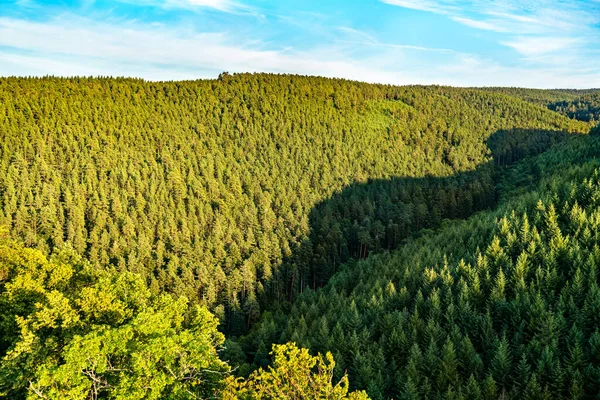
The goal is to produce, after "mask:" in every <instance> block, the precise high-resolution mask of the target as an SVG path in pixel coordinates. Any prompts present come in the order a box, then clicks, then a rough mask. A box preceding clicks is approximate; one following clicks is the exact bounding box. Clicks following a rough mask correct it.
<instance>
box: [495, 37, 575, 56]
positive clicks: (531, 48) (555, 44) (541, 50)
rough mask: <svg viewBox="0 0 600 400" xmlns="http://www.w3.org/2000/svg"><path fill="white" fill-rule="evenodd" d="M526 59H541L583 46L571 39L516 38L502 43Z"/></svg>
mask: <svg viewBox="0 0 600 400" xmlns="http://www.w3.org/2000/svg"><path fill="white" fill-rule="evenodd" d="M502 44H504V45H505V46H508V47H511V48H513V49H515V50H516V51H517V52H519V53H520V54H522V55H524V56H526V57H540V56H544V55H546V54H549V53H555V52H558V51H565V50H572V49H574V48H576V47H577V46H578V45H580V44H581V40H580V39H578V38H569V37H552V36H548V37H546V36H544V37H516V38H514V39H512V40H510V41H506V42H502Z"/></svg>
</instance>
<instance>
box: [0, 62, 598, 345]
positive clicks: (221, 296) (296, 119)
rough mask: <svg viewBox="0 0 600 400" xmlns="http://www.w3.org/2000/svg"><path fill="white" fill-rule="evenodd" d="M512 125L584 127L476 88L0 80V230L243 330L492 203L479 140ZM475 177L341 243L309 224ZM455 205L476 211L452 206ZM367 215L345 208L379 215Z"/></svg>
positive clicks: (251, 79) (245, 78)
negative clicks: (201, 308)
mask: <svg viewBox="0 0 600 400" xmlns="http://www.w3.org/2000/svg"><path fill="white" fill-rule="evenodd" d="M519 129H520V130H523V132H524V131H525V130H527V132H530V133H532V134H534V133H535V132H539V131H541V130H544V131H551V132H564V133H570V132H585V131H587V129H588V125H586V124H584V123H580V122H577V121H572V120H569V119H567V118H565V117H563V116H561V115H558V114H557V113H554V112H551V111H548V110H546V109H543V108H541V107H538V106H536V105H532V104H529V103H527V102H524V101H521V100H519V99H515V98H511V97H509V96H506V95H502V94H495V93H489V92H483V91H479V90H471V89H453V88H442V87H393V86H382V85H369V84H361V83H356V82H348V81H343V80H331V79H322V78H310V77H299V76H286V75H267V74H257V75H248V74H243V75H233V76H231V75H227V74H223V75H222V76H221V77H220V78H219V79H218V80H210V81H194V82H171V83H152V82H144V81H141V80H131V79H84V78H81V79H56V78H42V79H21V78H7V79H0V224H5V225H7V226H8V227H9V228H10V232H11V233H12V234H13V236H15V237H17V238H19V239H20V240H22V241H23V242H24V243H25V244H26V245H28V246H35V247H37V248H39V249H41V250H42V251H43V252H45V253H50V252H52V251H53V249H55V248H60V247H63V246H65V245H69V246H72V247H73V248H74V249H75V251H77V252H78V253H80V254H82V255H84V256H85V257H86V258H88V259H89V260H90V261H91V262H92V263H93V264H95V265H97V266H100V265H113V266H115V267H117V268H118V269H119V270H121V271H125V270H128V271H132V272H136V273H139V274H141V275H142V276H143V277H144V279H145V280H146V281H147V282H148V284H149V285H150V288H151V289H152V291H153V292H154V293H158V292H160V291H162V290H166V291H168V292H171V293H175V294H178V295H180V294H185V295H187V296H188V297H189V298H191V299H193V301H196V302H200V303H202V304H206V305H208V306H210V307H211V309H212V310H213V311H214V312H215V313H216V314H217V316H218V317H219V318H220V319H221V321H225V322H226V323H225V325H224V326H223V328H224V329H225V330H226V331H228V332H233V333H240V332H243V331H244V330H245V329H246V328H247V327H248V326H249V325H251V324H252V323H253V322H254V321H256V320H257V319H258V316H259V315H260V312H261V309H264V308H265V307H266V306H268V305H269V304H273V303H277V304H281V303H282V302H284V301H288V300H293V299H294V298H295V297H296V296H297V294H298V293H301V292H302V291H304V290H306V288H308V287H312V288H315V287H318V286H320V285H323V284H325V283H326V282H327V280H328V278H329V276H331V274H333V273H335V271H336V270H337V266H339V265H340V263H342V262H344V261H346V260H347V259H349V258H350V257H356V255H357V254H358V257H364V256H366V255H367V254H369V253H370V252H373V251H379V250H380V249H381V248H386V249H392V248H395V247H396V246H398V245H399V244H400V243H402V241H403V240H404V239H405V238H406V237H408V236H409V235H410V234H412V232H413V230H414V229H413V227H414V226H415V223H417V229H420V228H423V227H434V226H437V225H438V224H439V223H440V221H441V220H442V219H444V218H454V217H457V216H460V217H465V216H468V215H470V214H471V213H472V212H474V211H477V210H479V209H482V208H486V207H489V206H491V205H492V204H493V203H494V201H495V198H494V194H493V192H490V190H491V189H493V185H492V184H490V182H491V181H492V175H493V173H494V169H493V168H488V167H486V166H485V165H486V164H487V163H488V162H489V160H490V152H489V149H488V146H487V144H486V141H487V139H488V138H489V137H490V136H492V135H493V134H495V133H498V132H501V131H513V130H519ZM542 136H543V137H546V136H547V135H546V136H544V135H542ZM533 137H535V135H534V136H533ZM544 140H547V138H546V139H544ZM534 141H535V140H534ZM544 143H545V142H544ZM467 171H476V173H475V174H474V175H472V178H470V180H469V181H468V182H469V183H468V184H467V185H466V186H464V185H463V181H461V180H453V179H452V178H450V180H448V181H446V183H445V184H446V186H447V189H446V190H445V193H447V196H441V197H438V198H435V199H431V198H430V197H431V196H429V195H428V193H429V192H428V191H427V190H425V191H424V192H423V191H422V188H421V186H419V188H415V189H414V190H417V191H421V192H422V193H421V194H419V193H416V192H415V191H414V190H413V189H411V188H405V187H404V186H403V185H401V187H400V189H401V191H400V192H401V193H400V195H399V196H400V198H401V199H403V200H402V203H403V204H404V206H403V210H398V208H397V207H396V205H394V204H389V207H383V208H382V207H378V208H376V210H377V214H378V216H377V218H376V219H375V220H373V221H372V222H373V223H368V221H366V220H365V218H362V217H361V218H354V217H352V216H349V218H348V220H349V221H351V224H352V226H350V227H340V229H339V235H338V234H337V233H336V232H338V231H337V230H336V229H332V230H328V232H334V234H333V235H329V236H330V237H329V239H327V240H321V236H319V234H318V232H317V233H316V235H317V236H314V235H315V233H314V232H315V229H314V227H315V226H319V227H321V226H327V222H326V221H327V218H317V221H316V222H315V223H313V221H314V219H312V218H313V217H314V215H315V214H312V215H311V210H313V209H314V207H315V205H317V204H318V203H319V202H321V201H323V200H325V199H327V198H329V197H330V196H332V195H334V194H335V193H338V192H340V191H341V190H342V189H343V188H344V187H346V186H348V185H351V184H353V183H361V182H366V181H367V180H369V179H389V178H392V177H409V178H422V177H452V176H455V175H457V174H460V173H463V172H467ZM432 185H433V186H434V187H435V186H436V185H437V183H435V182H434V183H433V184H432ZM432 190H435V191H436V193H440V191H437V190H436V189H432ZM457 197H459V198H466V199H468V198H471V201H464V202H462V206H461V207H462V208H461V209H458V208H457V207H447V205H448V204H450V205H451V204H453V203H456V198H457ZM473 199H475V200H473ZM355 203H357V202H356V201H355ZM358 203H361V204H359V205H358V206H357V207H354V208H353V211H352V212H353V213H356V214H357V215H358V216H359V217H360V216H364V215H367V216H368V215H370V213H371V211H370V210H369V209H368V207H367V209H365V208H364V204H363V203H362V202H361V201H358ZM434 209H435V210H436V211H435V212H434V213H432V212H431V210H434ZM365 210H366V211H365ZM324 215H325V217H326V216H327V212H325V214H324ZM353 215H354V214H353ZM317 217H318V216H317ZM352 218H354V219H356V220H357V224H358V225H356V226H354V222H353V221H352ZM377 221H379V223H376V222H377ZM334 228H335V227H334ZM385 230H387V232H388V233H387V234H386V235H383V234H382V231H385ZM340 235H341V236H340ZM315 238H316V240H317V242H315ZM331 249H334V251H336V252H337V253H338V256H337V258H336V259H335V260H334V261H333V262H332V263H330V262H329V261H328V260H329V259H330V258H331V257H332V255H331V254H332V250H331Z"/></svg>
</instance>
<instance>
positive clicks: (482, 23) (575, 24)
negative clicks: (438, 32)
mask: <svg viewBox="0 0 600 400" xmlns="http://www.w3.org/2000/svg"><path fill="white" fill-rule="evenodd" d="M381 1H382V2H383V3H387V4H391V5H395V6H399V7H403V8H410V9H415V10H421V11H426V12H432V13H436V14H440V15H445V16H447V17H448V18H450V19H451V20H453V21H455V22H458V23H460V24H462V25H465V26H468V27H471V28H475V29H479V30H484V31H491V32H495V33H498V34H501V35H503V37H500V38H499V39H498V43H499V44H501V45H503V46H507V47H509V48H512V49H513V50H515V51H517V52H518V53H519V54H521V55H522V56H524V57H528V58H531V57H539V56H541V55H546V54H549V53H556V52H561V51H569V52H570V53H571V55H572V56H573V57H572V58H576V56H577V53H576V52H575V51H574V50H576V49H577V48H579V47H580V46H581V45H583V44H585V43H586V42H590V40H598V39H599V38H598V33H597V32H598V31H597V29H595V28H594V25H597V24H599V23H600V2H593V3H592V2H586V1H579V0H565V1H561V2H556V1H552V0H498V1H484V0H466V1H461V2H458V1H455V0H381ZM459 4H460V7H459ZM590 37H591V39H590Z"/></svg>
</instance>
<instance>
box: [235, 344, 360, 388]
mask: <svg viewBox="0 0 600 400" xmlns="http://www.w3.org/2000/svg"><path fill="white" fill-rule="evenodd" d="M271 354H272V356H273V357H274V360H273V366H271V367H269V368H268V369H267V370H264V369H262V368H261V369H260V370H258V371H256V372H254V373H253V374H252V375H250V377H249V378H248V379H247V380H243V379H237V380H235V379H233V378H230V380H229V385H230V386H229V388H228V390H226V392H225V395H224V399H225V400H234V399H241V400H303V399H306V400H311V399H323V400H343V399H348V400H367V399H368V397H367V394H366V393H365V392H352V393H348V386H349V383H348V377H347V376H344V377H342V379H341V380H340V381H339V382H338V383H336V384H334V383H333V382H332V380H333V369H334V368H335V361H334V360H333V356H332V355H331V353H329V352H328V353H327V354H326V355H325V357H323V355H321V354H319V355H317V356H316V357H313V356H311V355H310V354H309V353H308V350H307V349H299V348H298V347H297V346H296V344H295V343H287V344H284V345H273V351H272V353H271Z"/></svg>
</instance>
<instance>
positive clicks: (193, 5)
mask: <svg viewBox="0 0 600 400" xmlns="http://www.w3.org/2000/svg"><path fill="white" fill-rule="evenodd" d="M221 71H229V72H276V73H298V74H307V75H321V76H329V77H343V78H348V79H356V80H361V81H368V82H381V83H392V84H447V85H456V86H523V87H541V88H554V87H575V88H587V87H600V0H586V1H583V0H558V1H557V0H489V1H483V0H297V1H290V0H120V1H106V0H99V1H94V0H52V1H37V0H17V1H7V0H0V75H3V76H7V75H19V76H24V75H48V74H51V75H60V76H72V75H86V76H89V75H102V76H107V75H112V76H135V77H142V78H145V79H150V80H178V79H197V78H214V77H216V76H217V75H218V74H219V73H220V72H221Z"/></svg>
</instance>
